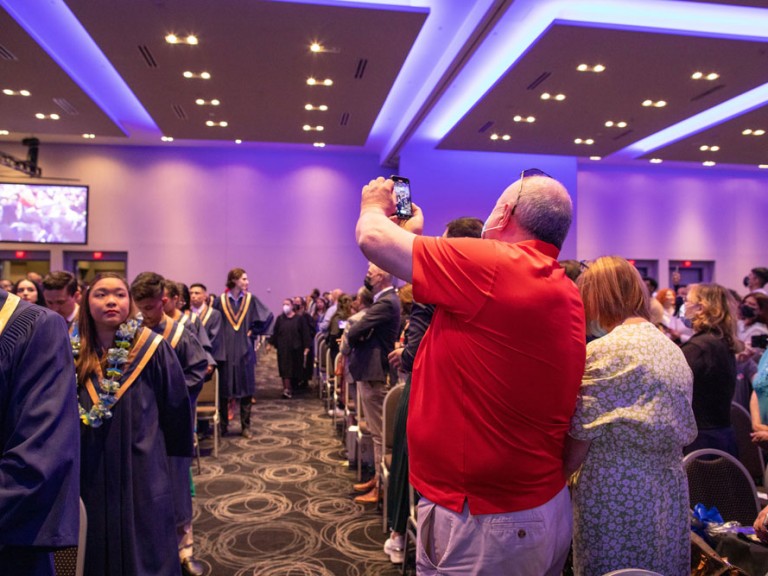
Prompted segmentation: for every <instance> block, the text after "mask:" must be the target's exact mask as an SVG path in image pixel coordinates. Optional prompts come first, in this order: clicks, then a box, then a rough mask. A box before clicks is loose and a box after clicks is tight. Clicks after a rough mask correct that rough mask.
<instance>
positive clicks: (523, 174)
mask: <svg viewBox="0 0 768 576" xmlns="http://www.w3.org/2000/svg"><path fill="white" fill-rule="evenodd" d="M531 176H544V177H545V178H552V176H550V175H549V174H547V173H546V172H544V170H539V169H538V168H528V170H523V171H522V172H520V192H518V193H517V200H515V205H514V206H512V211H511V212H510V214H514V213H515V209H516V208H517V205H518V203H519V202H520V196H522V195H523V181H524V180H525V179H526V178H530V177H531Z"/></svg>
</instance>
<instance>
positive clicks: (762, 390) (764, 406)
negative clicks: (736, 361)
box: [752, 352, 768, 424]
mask: <svg viewBox="0 0 768 576" xmlns="http://www.w3.org/2000/svg"><path fill="white" fill-rule="evenodd" d="M752 388H753V389H754V391H755V395H756V396H757V405H758V407H759V408H760V422H762V423H763V424H768V352H765V353H763V355H762V357H761V358H760V363H759V364H758V365H757V372H755V375H754V377H753V378H752Z"/></svg>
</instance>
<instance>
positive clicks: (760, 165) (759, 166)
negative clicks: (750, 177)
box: [757, 164, 768, 170]
mask: <svg viewBox="0 0 768 576" xmlns="http://www.w3.org/2000/svg"><path fill="white" fill-rule="evenodd" d="M757 167H758V168H762V169H763V170H765V169H766V168H768V164H758V165H757Z"/></svg>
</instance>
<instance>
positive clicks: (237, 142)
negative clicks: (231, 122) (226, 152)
mask: <svg viewBox="0 0 768 576" xmlns="http://www.w3.org/2000/svg"><path fill="white" fill-rule="evenodd" d="M242 143H243V141H242V140H240V138H238V139H237V140H235V144H242Z"/></svg>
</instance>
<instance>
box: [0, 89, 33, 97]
mask: <svg viewBox="0 0 768 576" xmlns="http://www.w3.org/2000/svg"><path fill="white" fill-rule="evenodd" d="M3 94H5V95H6V96H31V94H30V92H29V90H11V89H10V88H4V89H3Z"/></svg>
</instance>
